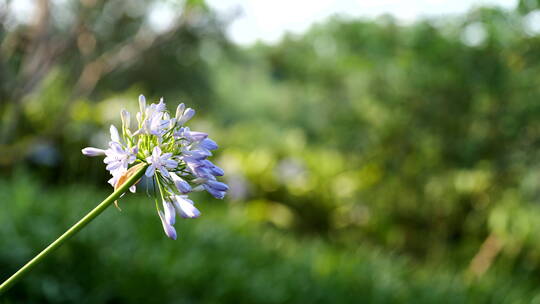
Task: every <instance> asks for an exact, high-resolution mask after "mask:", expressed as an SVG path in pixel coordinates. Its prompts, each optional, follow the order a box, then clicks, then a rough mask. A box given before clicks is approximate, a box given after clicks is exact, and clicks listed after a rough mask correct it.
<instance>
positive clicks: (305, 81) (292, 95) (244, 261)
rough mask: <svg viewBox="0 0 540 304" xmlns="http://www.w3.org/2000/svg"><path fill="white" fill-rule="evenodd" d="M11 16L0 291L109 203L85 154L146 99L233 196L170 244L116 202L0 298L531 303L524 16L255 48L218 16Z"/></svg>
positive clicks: (336, 20) (191, 10) (387, 23)
mask: <svg viewBox="0 0 540 304" xmlns="http://www.w3.org/2000/svg"><path fill="white" fill-rule="evenodd" d="M443 2H444V1H443ZM454 2H456V1H454ZM457 2H459V1H457ZM488 2H489V1H488ZM21 3H22V2H21V1H13V0H11V1H9V0H8V1H6V0H0V280H3V279H5V278H7V277H8V276H9V275H11V274H12V273H13V272H15V271H16V270H17V269H18V267H20V266H21V265H23V264H24V263H25V262H26V261H28V260H29V259H30V258H31V257H32V256H33V255H34V254H36V253H37V252H39V251H40V250H41V249H43V248H44V247H45V246H46V245H47V244H48V243H49V242H51V241H52V240H54V239H55V238H56V237H57V236H58V235H60V234H61V233H62V232H63V231H64V230H65V229H67V228H68V227H69V226H70V225H72V224H73V223H74V222H75V221H76V220H77V219H79V218H80V217H81V216H83V215H84V214H85V213H86V212H88V211H89V210H90V209H91V208H93V207H94V206H95V205H96V204H97V203H98V202H100V201H101V200H102V199H103V198H104V197H105V196H106V195H107V194H108V193H110V191H111V188H110V187H109V186H108V184H107V183H106V181H107V179H108V176H107V172H106V171H105V170H104V166H103V163H102V161H101V160H100V159H90V158H86V157H83V156H82V155H81V153H80V150H81V148H83V147H86V146H104V145H105V144H106V141H107V130H108V126H109V125H110V124H119V117H120V116H119V111H120V109H121V108H126V109H128V110H130V111H135V110H136V109H137V96H138V95H139V94H141V93H143V94H145V95H146V96H147V97H148V99H150V100H153V101H155V100H157V99H158V98H159V97H161V96H163V97H164V98H165V99H166V101H167V102H168V105H169V107H170V108H172V109H174V107H175V106H176V105H177V104H178V103H179V102H184V103H186V104H188V106H191V107H193V108H195V109H196V110H197V111H198V115H197V116H196V118H195V119H194V120H193V121H192V122H191V124H190V125H191V126H192V129H195V130H200V131H206V132H208V133H210V134H211V135H212V137H213V138H214V139H216V141H218V143H219V144H220V150H219V151H218V153H216V155H215V158H214V159H215V160H216V163H218V164H219V165H220V166H221V167H223V168H224V169H225V171H226V177H225V181H226V182H227V183H228V184H229V185H230V187H231V190H230V193H229V194H228V196H227V197H226V199H225V200H223V201H219V200H215V199H213V198H211V197H209V196H208V195H205V194H199V195H196V196H195V201H196V202H197V204H198V207H199V209H200V210H201V211H202V213H203V216H202V217H201V218H199V219H197V220H184V221H181V222H180V223H179V224H178V225H177V230H178V232H179V239H178V240H177V241H170V240H169V239H167V238H166V237H165V235H164V233H163V231H162V228H161V224H160V221H159V218H158V216H157V215H156V213H155V209H154V207H153V202H152V200H150V199H149V198H148V197H147V196H146V194H145V193H144V192H145V190H144V189H140V190H139V191H138V192H139V193H138V194H136V195H131V194H130V195H127V197H125V198H124V199H122V201H121V206H122V210H123V211H122V212H119V211H117V210H116V209H115V208H110V209H109V210H107V211H106V212H105V213H104V214H103V215H102V216H100V217H99V218H97V219H96V220H95V221H94V222H92V224H91V225H90V226H89V227H88V228H86V229H84V230H83V231H82V232H80V233H79V234H78V235H77V236H76V237H75V238H73V239H72V240H70V241H69V242H68V243H67V244H66V245H65V246H63V247H62V248H60V249H59V250H58V251H57V252H55V254H54V255H53V256H51V257H50V258H48V259H47V261H46V262H45V263H43V264H42V265H40V266H39V267H37V268H36V269H35V270H34V271H33V272H31V273H29V274H28V275H27V276H26V277H25V278H24V279H23V280H22V281H21V282H19V283H18V284H17V285H16V286H14V288H13V289H12V290H10V291H9V292H8V293H7V294H5V295H4V296H3V297H2V298H0V303H2V304H4V303H441V302H443V303H540V153H539V151H540V150H539V148H540V10H539V9H540V1H537V0H521V1H515V3H514V4H513V5H510V6H493V5H489V3H483V5H481V6H478V5H477V6H473V7H471V8H470V9H468V10H466V11H464V12H459V13H453V14H446V15H445V14H443V15H437V16H431V17H429V16H428V17H422V18H416V19H414V20H402V19H400V18H398V17H395V16H393V15H391V14H386V15H380V16H378V17H358V16H356V17H354V16H346V15H339V14H338V15H332V16H330V17H328V18H323V19H321V20H319V21H318V22H316V23H315V24H313V25H311V26H309V28H306V29H305V30H303V31H300V32H295V33H292V34H291V33H289V34H285V35H284V36H279V39H274V40H273V41H271V42H257V43H239V42H238V41H236V40H234V39H231V35H230V33H229V32H228V29H230V27H231V26H232V25H233V24H234V20H237V18H241V17H239V16H241V13H240V14H239V13H238V10H218V9H216V8H215V4H216V3H217V1H213V3H214V4H213V5H210V4H209V3H205V2H204V1H198V0H189V1H183V2H175V1H162V0H155V1H150V0H138V1H101V0H83V1H70V0H56V1H47V0H35V1H32V0H27V1H23V4H21ZM340 3H341V2H340ZM386 4H387V5H388V6H392V4H389V3H388V1H386ZM396 5H397V4H396ZM307 7H308V6H306V9H307ZM281 10H282V11H287V14H288V15H287V14H285V13H284V16H290V15H291V12H290V11H289V10H297V11H298V12H300V11H301V10H302V6H298V5H297V6H294V5H292V4H291V7H288V6H286V5H285V6H283V7H282V8H281ZM272 12H274V13H276V15H274V16H272V18H274V19H276V20H277V21H275V22H274V23H275V24H279V23H280V22H279V20H280V15H279V12H280V10H279V9H274V10H273V11H272ZM248 13H249V11H248ZM268 13H269V14H270V13H271V12H270V11H269V12H268ZM299 14H300V13H299ZM242 24H243V25H242ZM242 26H244V27H242ZM246 27H247V28H246ZM235 28H236V31H240V33H241V32H242V30H246V29H251V31H252V32H253V30H254V29H253V28H249V23H241V24H240V25H238V24H236V25H235ZM255 33H256V29H255Z"/></svg>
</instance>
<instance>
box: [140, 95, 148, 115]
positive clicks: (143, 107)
mask: <svg viewBox="0 0 540 304" xmlns="http://www.w3.org/2000/svg"><path fill="white" fill-rule="evenodd" d="M139 110H140V111H141V113H144V112H145V111H146V98H145V97H144V95H142V94H141V95H139Z"/></svg>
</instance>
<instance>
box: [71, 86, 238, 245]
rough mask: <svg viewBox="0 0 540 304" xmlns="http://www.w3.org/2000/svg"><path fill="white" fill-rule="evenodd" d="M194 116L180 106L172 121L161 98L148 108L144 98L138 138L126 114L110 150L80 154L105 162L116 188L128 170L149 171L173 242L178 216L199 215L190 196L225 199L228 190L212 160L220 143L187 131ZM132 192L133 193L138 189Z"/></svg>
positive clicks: (112, 132)
mask: <svg viewBox="0 0 540 304" xmlns="http://www.w3.org/2000/svg"><path fill="white" fill-rule="evenodd" d="M194 115H195V110H193V109H191V108H186V106H185V105H184V104H183V103H182V104H179V105H178V107H177V109H176V113H175V116H174V117H171V115H170V113H169V112H168V111H167V107H166V105H165V102H164V100H163V98H161V99H160V100H159V102H158V103H149V104H148V103H147V101H146V98H145V97H144V96H143V95H140V96H139V112H137V113H136V115H135V117H136V118H137V130H136V131H135V132H131V130H130V123H131V114H130V113H129V112H127V111H126V110H122V111H121V112H120V116H121V119H122V129H121V131H122V132H118V129H117V128H116V127H115V126H111V127H110V135H111V139H110V141H109V144H108V146H109V147H108V148H107V149H98V148H92V147H87V148H84V149H82V153H83V154H84V155H87V156H100V155H104V156H105V158H104V160H103V162H104V163H105V164H106V165H107V166H106V169H107V170H109V172H110V174H111V176H112V177H111V178H110V179H109V181H108V182H109V183H110V184H111V185H112V186H113V187H115V186H116V185H117V184H118V182H119V181H120V180H121V179H123V178H125V177H126V173H127V172H128V170H130V166H133V165H134V164H135V165H140V164H142V165H145V166H146V172H145V175H146V176H147V177H150V178H153V179H154V183H153V184H154V185H156V186H157V188H158V189H157V190H158V191H159V195H160V196H161V197H162V205H161V206H160V205H157V206H156V209H157V212H158V215H159V218H160V220H161V223H162V225H163V230H164V231H165V234H166V235H167V236H168V237H169V238H171V239H176V237H177V234H176V230H175V228H174V225H175V223H176V219H177V216H176V213H178V214H179V215H180V216H181V217H183V218H196V217H199V216H200V214H201V213H200V211H199V210H198V209H197V208H196V207H195V204H194V203H193V201H192V200H191V199H189V197H188V195H187V194H188V193H191V192H193V191H204V190H206V191H208V193H210V194H211V195H213V196H214V197H216V198H219V199H222V198H223V197H224V196H225V194H226V192H227V191H228V189H229V187H228V186H227V185H226V184H224V183H222V182H220V181H218V180H217V178H216V177H217V176H222V175H223V174H224V172H223V170H222V169H221V168H219V167H217V166H216V165H214V164H213V163H212V162H211V161H210V160H208V158H209V157H210V156H212V152H211V151H213V150H216V149H217V148H218V145H217V144H216V142H214V141H213V140H211V139H210V138H208V134H207V133H204V132H198V131H192V130H191V129H190V128H189V127H187V126H184V124H185V123H186V122H188V121H189V120H190V119H191V118H193V116H194ZM131 168H133V167H131ZM130 190H131V191H132V192H134V191H135V186H134V185H133V186H132V187H130ZM158 191H156V193H158Z"/></svg>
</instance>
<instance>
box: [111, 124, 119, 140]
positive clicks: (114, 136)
mask: <svg viewBox="0 0 540 304" xmlns="http://www.w3.org/2000/svg"><path fill="white" fill-rule="evenodd" d="M110 132H111V140H112V141H115V142H120V135H119V134H118V129H116V127H115V126H114V125H111V128H110Z"/></svg>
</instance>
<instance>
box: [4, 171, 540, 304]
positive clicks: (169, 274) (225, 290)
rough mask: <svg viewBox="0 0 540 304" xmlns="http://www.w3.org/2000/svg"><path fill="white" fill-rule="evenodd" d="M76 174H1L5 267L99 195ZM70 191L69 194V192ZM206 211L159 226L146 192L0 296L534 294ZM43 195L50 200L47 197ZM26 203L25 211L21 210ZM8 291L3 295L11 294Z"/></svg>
mask: <svg viewBox="0 0 540 304" xmlns="http://www.w3.org/2000/svg"><path fill="white" fill-rule="evenodd" d="M106 194H107V192H106V191H103V190H98V189H96V188H94V187H89V186H88V185H82V184H70V185H66V186H63V187H53V188H51V187H49V186H46V185H44V184H43V183H42V182H39V181H37V180H35V179H32V178H30V177H29V176H28V175H27V174H23V173H21V172H19V173H17V174H15V175H14V176H13V178H11V179H9V180H6V179H2V180H1V183H0V202H1V203H0V207H1V208H2V210H4V212H2V213H0V239H2V246H1V247H0V269H1V272H2V273H3V274H7V273H11V272H13V271H15V270H16V269H17V266H18V265H20V264H22V263H24V262H25V261H26V260H27V259H28V258H30V257H31V256H32V255H33V254H34V253H35V252H36V251H38V250H40V249H41V248H42V247H43V246H45V245H46V244H47V242H49V241H50V240H52V239H53V238H54V236H55V235H57V234H60V233H61V232H62V231H63V230H64V228H65V227H66V226H68V225H70V224H71V223H72V222H74V221H76V220H77V219H78V218H79V217H80V215H81V214H82V213H84V212H85V211H86V210H87V209H90V208H92V207H93V206H94V205H95V202H96V201H99V200H101V198H102V197H103V196H105V195H106ZM74 197H77V198H78V199H77V200H76V204H74ZM197 201H198V204H199V208H200V209H201V211H202V212H203V214H204V216H203V217H201V218H200V219H197V220H189V221H183V222H181V223H179V224H180V226H179V227H178V228H179V232H180V237H181V239H180V240H179V241H178V242H171V241H169V240H168V239H167V238H165V237H162V233H163V232H162V231H161V226H160V223H159V219H158V218H157V217H156V215H155V214H154V213H155V210H154V208H153V204H152V202H151V200H149V199H148V198H146V197H145V196H144V195H142V194H141V195H139V196H137V197H135V196H131V197H129V198H127V199H124V200H123V201H122V202H121V204H122V207H123V211H122V213H119V212H118V211H117V210H115V209H114V208H111V209H109V210H107V211H106V212H105V213H104V214H103V215H102V216H100V217H99V218H98V219H97V220H96V221H95V222H94V223H92V225H90V226H89V227H88V228H86V229H84V230H83V231H82V232H81V233H79V234H78V235H77V237H75V238H73V239H72V240H70V241H69V242H68V243H67V244H66V245H65V246H63V247H61V248H60V249H59V250H58V251H57V252H56V253H55V254H54V255H52V256H51V257H50V259H48V260H47V262H46V263H43V264H42V265H40V266H39V267H37V268H36V269H35V270H34V271H32V273H31V274H29V275H28V276H27V277H25V278H24V279H23V281H21V282H20V283H18V284H17V285H15V286H14V287H13V289H12V290H11V291H10V292H9V293H8V294H7V295H8V297H7V298H6V299H4V300H3V301H2V300H0V303H21V302H24V303H48V302H54V303H73V302H77V303H124V302H125V303H139V302H145V303H193V302H197V303H285V302H287V303H289V302H295V303H306V302H308V303H357V302H358V301H362V302H366V303H389V302H404V303H410V302H414V303H434V302H438V301H439V300H440V299H442V298H444V299H445V302H447V303H463V302H471V303H530V301H529V300H530V299H532V298H534V297H536V298H535V299H537V298H538V290H537V289H536V287H535V286H534V285H533V284H532V283H531V281H530V278H529V277H528V276H527V275H525V274H521V275H516V276H515V277H513V278H512V280H511V281H508V280H507V278H506V277H498V276H496V275H495V274H494V275H489V276H487V277H485V278H484V280H482V281H481V282H474V283H472V284H466V283H464V281H463V277H462V275H461V274H459V272H457V273H456V272H454V271H453V270H452V269H451V268H447V267H434V268H425V267H422V268H419V267H416V266H414V263H413V262H411V261H410V260H408V259H406V258H403V257H398V256H395V255H390V256H389V255H388V254H387V253H382V252H381V251H380V250H377V249H374V248H370V247H366V246H362V247H359V248H357V249H355V250H344V249H340V248H336V247H334V246H329V245H328V244H327V243H325V242H322V241H320V240H316V239H305V238H304V239H298V238H293V237H291V236H290V235H287V234H285V233H283V232H281V231H278V230H276V229H272V228H269V227H267V226H266V227H265V225H261V224H260V223H259V222H258V221H257V220H256V219H255V217H253V216H252V215H250V212H246V209H245V208H243V207H241V206H232V207H230V208H224V206H223V205H221V206H219V205H218V206H216V205H215V202H214V201H212V200H211V199H208V200H206V199H203V198H202V197H201V198H199V199H198V200H197ZM44 202H46V204H45V203H44ZM30 209H31V210H32V213H31V214H29V212H28V210H30ZM10 299H11V300H10Z"/></svg>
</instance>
